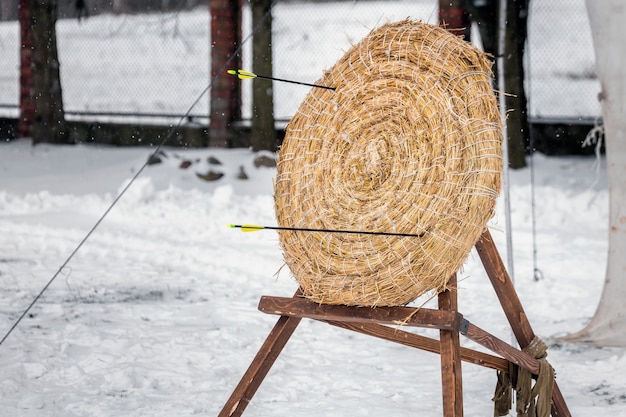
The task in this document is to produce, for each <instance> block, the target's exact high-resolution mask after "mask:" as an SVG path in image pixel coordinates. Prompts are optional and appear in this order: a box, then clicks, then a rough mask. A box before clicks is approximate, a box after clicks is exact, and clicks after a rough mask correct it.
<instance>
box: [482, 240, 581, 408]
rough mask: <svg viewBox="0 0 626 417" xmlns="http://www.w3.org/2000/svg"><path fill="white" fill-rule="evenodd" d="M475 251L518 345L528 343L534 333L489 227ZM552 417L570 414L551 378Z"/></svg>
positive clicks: (524, 345) (556, 385)
mask: <svg viewBox="0 0 626 417" xmlns="http://www.w3.org/2000/svg"><path fill="white" fill-rule="evenodd" d="M476 251H477V252H478V255H479V256H480V260H481V261H482V263H483V265H484V267H485V271H486V272H487V276H488V277H489V279H490V280H491V283H492V285H493V288H494V290H495V291H496V295H497V296H498V299H499V300H500V304H501V305H502V309H503V310H504V314H505V315H506V317H507V319H508V321H509V324H510V325H511V329H512V330H513V334H515V337H516V339H517V341H518V342H519V344H520V346H521V347H522V348H524V347H526V346H528V345H529V344H530V342H531V341H532V340H533V339H534V337H535V333H534V332H533V329H532V327H531V326H530V322H529V320H528V317H527V316H526V313H525V312H524V308H523V307H522V303H521V302H520V300H519V297H518V296H517V292H516V291H515V287H514V286H513V283H512V282H511V278H510V277H509V274H508V273H507V271H506V268H505V267H504V263H503V262H502V259H501V258H500V255H499V254H498V250H497V248H496V245H495V243H494V242H493V238H492V237H491V233H489V230H485V232H484V233H483V235H482V236H481V238H480V239H479V240H478V242H476ZM551 411H552V417H570V416H571V413H570V411H569V409H568V407H567V404H566V403H565V399H564V398H563V394H562V393H561V390H560V388H559V386H558V384H557V383H556V381H555V382H554V388H553V389H552V410H551Z"/></svg>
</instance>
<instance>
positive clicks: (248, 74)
mask: <svg viewBox="0 0 626 417" xmlns="http://www.w3.org/2000/svg"><path fill="white" fill-rule="evenodd" d="M226 72H228V73H229V74H230V75H236V76H237V77H239V79H241V80H245V79H249V78H256V74H255V73H253V72H250V71H244V70H242V69H238V70H232V69H231V70H228V71H226Z"/></svg>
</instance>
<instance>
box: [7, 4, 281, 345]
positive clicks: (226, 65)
mask: <svg viewBox="0 0 626 417" xmlns="http://www.w3.org/2000/svg"><path fill="white" fill-rule="evenodd" d="M276 1H278V0H275V1H273V2H272V3H271V4H270V7H269V8H268V10H267V12H265V14H264V15H263V17H262V18H261V19H260V20H259V23H258V24H257V25H256V26H255V27H253V28H252V32H250V34H249V35H248V36H247V37H246V38H245V39H244V40H243V41H242V42H241V45H239V46H238V47H237V49H236V50H235V51H234V52H233V53H232V54H231V55H230V57H228V59H227V60H226V62H225V63H224V65H223V66H222V67H221V68H220V70H219V71H218V72H217V74H216V75H215V76H214V77H213V78H212V79H211V81H210V82H209V84H208V85H207V86H206V87H205V88H204V90H202V91H201V92H200V94H199V95H198V97H197V98H196V99H195V100H194V101H193V102H192V104H191V105H190V106H189V108H188V109H187V111H186V112H185V114H183V115H182V116H181V117H180V119H179V120H178V123H176V125H175V126H172V127H171V128H170V130H169V131H168V133H167V135H166V136H165V138H164V139H163V140H162V141H161V142H160V143H159V144H158V145H157V146H156V147H155V148H154V151H153V152H152V153H151V154H150V156H149V157H148V158H147V159H146V161H145V162H144V163H143V165H142V166H141V168H139V170H138V171H137V172H136V173H135V175H133V176H132V178H131V179H130V181H128V184H126V186H125V187H124V188H123V189H122V191H120V193H119V194H118V195H117V197H115V199H114V200H113V202H112V203H111V204H110V205H109V207H108V208H107V209H106V210H105V211H104V213H103V214H102V215H101V216H100V218H99V219H98V221H96V223H95V224H94V225H93V226H92V227H91V229H90V230H89V232H87V234H86V235H85V237H83V239H82V240H81V241H80V242H79V243H78V245H77V246H76V248H74V250H73V251H72V253H70V255H69V256H68V257H67V258H66V259H65V261H64V262H63V263H62V264H61V266H60V267H59V269H58V270H57V271H56V272H55V273H54V275H52V278H50V280H49V281H48V282H47V284H46V285H44V287H43V288H42V289H41V291H39V293H38V294H37V296H35V298H34V299H33V301H32V302H31V303H30V304H29V305H28V307H26V309H25V310H24V312H23V313H22V315H20V317H18V319H17V320H16V321H15V323H13V326H11V328H10V329H9V330H8V331H7V332H6V334H5V335H4V336H3V337H2V340H0V346H2V344H3V343H4V342H5V340H7V339H8V337H9V336H10V335H11V334H12V333H13V331H14V330H15V329H16V328H17V326H18V325H19V324H20V323H21V322H22V320H24V318H25V317H26V315H27V314H28V313H29V312H30V310H31V309H32V308H33V307H34V306H35V304H36V303H37V301H39V299H40V298H41V297H42V296H43V294H44V293H45V292H46V290H47V289H48V288H49V287H50V286H51V285H52V283H53V282H54V281H55V280H56V278H57V277H58V276H59V274H60V273H61V271H63V269H64V268H65V267H66V266H67V264H68V263H69V262H70V261H71V260H72V258H74V255H76V253H77V252H78V251H79V250H80V248H82V247H83V245H84V244H85V242H87V240H88V239H89V238H90V237H91V235H92V234H93V233H94V232H95V231H96V229H97V228H98V227H99V226H100V224H101V223H102V222H103V221H104V219H105V218H106V216H107V215H108V214H109V212H110V211H111V210H112V209H113V207H115V205H116V204H117V203H118V201H119V200H120V199H121V198H122V196H123V195H124V194H125V193H126V191H127V190H128V189H129V188H130V186H131V185H133V183H134V182H135V180H136V179H137V178H138V177H139V175H141V173H142V172H143V170H144V169H145V168H146V167H147V166H148V162H149V161H150V159H151V157H153V156H156V155H157V153H158V152H159V151H160V150H161V148H162V147H163V146H165V144H166V143H167V142H168V141H169V140H170V139H171V138H172V136H173V135H174V131H175V130H176V129H177V128H179V127H180V126H181V125H182V123H183V121H184V120H185V119H186V118H187V116H189V114H190V113H191V111H192V110H193V108H194V107H195V106H196V104H198V102H199V101H200V99H201V98H202V97H204V95H205V94H206V93H207V91H209V90H210V89H211V87H212V86H213V84H214V83H215V80H216V79H217V77H220V76H222V73H223V72H224V71H226V68H227V67H228V66H229V65H230V63H231V62H232V60H233V59H235V56H237V54H239V53H240V52H241V50H242V49H243V46H244V45H245V44H246V43H247V42H248V41H249V40H250V39H251V38H252V37H253V36H254V34H255V33H256V32H257V31H258V30H259V28H260V27H261V25H262V24H263V22H265V19H267V17H268V16H269V15H270V13H271V12H272V8H273V7H274V4H275V3H276Z"/></svg>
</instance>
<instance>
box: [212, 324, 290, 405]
mask: <svg viewBox="0 0 626 417" xmlns="http://www.w3.org/2000/svg"><path fill="white" fill-rule="evenodd" d="M300 320H302V319H301V318H300V317H289V316H280V318H279V319H278V321H277V322H276V324H275V325H274V328H273V329H272V331H271V332H270V334H269V335H268V336H267V339H265V342H263V345H262V346H261V349H259V352H258V353H257V354H256V356H255V358H254V360H253V361H252V363H251V364H250V367H249V368H248V370H247V371H246V373H245V374H244V376H243V377H242V378H241V381H239V385H237V388H235V390H234V391H233V393H232V394H231V396H230V398H229V399H228V401H227V402H226V404H225V405H224V407H223V408H222V411H221V412H220V413H219V415H218V417H238V416H240V415H241V414H242V413H243V411H244V410H245V408H246V406H247V405H248V403H249V402H250V400H251V399H252V397H253V396H254V393H255V392H256V390H257V389H258V388H259V386H260V385H261V382H263V379H265V376H266V375H267V373H268V372H269V370H270V368H271V367H272V365H273V364H274V362H275V361H276V358H278V355H280V352H281V351H282V350H283V348H284V347H285V345H286V344H287V341H288V340H289V338H290V337H291V335H292V334H293V332H294V331H295V330H296V327H297V326H298V324H299V323H300Z"/></svg>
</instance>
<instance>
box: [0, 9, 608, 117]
mask: <svg viewBox="0 0 626 417" xmlns="http://www.w3.org/2000/svg"><path fill="white" fill-rule="evenodd" d="M9 3H10V2H9ZM9 3H7V2H6V1H5V0H0V7H3V9H2V10H3V12H2V14H1V15H0V17H2V18H10V16H8V15H9V14H10V13H9V12H10V10H8V9H7V7H8V6H6V5H7V4H9ZM72 3H73V2H72ZM105 3H107V4H110V5H114V4H117V5H118V6H119V5H120V4H127V5H133V7H135V6H136V7H138V4H139V3H137V2H134V3H133V2H129V1H126V2H123V1H121V0H120V1H117V2H115V1H114V2H105ZM135 3H137V5H135ZM153 3H154V4H153ZM87 4H89V1H87ZM150 4H151V10H150V12H149V13H138V12H137V10H136V9H131V8H128V10H127V11H133V12H134V13H121V11H124V9H120V10H117V11H115V10H113V9H111V10H108V11H107V10H105V11H106V13H102V14H94V13H90V15H89V17H88V18H86V19H81V20H78V19H76V18H75V17H67V18H64V19H61V20H59V21H58V22H57V35H58V48H59V60H60V62H61V81H62V87H63V96H64V105H65V109H66V111H67V113H68V118H74V119H76V118H87V119H94V118H97V119H98V120H105V121H116V120H123V121H124V122H126V123H135V122H137V123H140V122H141V123H145V122H146V121H148V122H149V121H155V120H159V121H161V122H162V121H165V122H168V123H173V122H175V120H176V119H177V118H179V117H180V115H182V114H184V113H185V112H187V111H188V110H189V108H190V106H191V105H192V103H194V101H195V100H196V99H198V98H199V97H201V95H202V94H203V92H204V93H206V91H205V90H206V89H207V87H208V86H209V85H210V82H211V80H210V72H209V68H210V67H209V59H210V50H209V49H210V39H209V38H210V14H209V7H208V2H203V3H201V4H200V5H198V2H195V3H194V2H191V1H178V2H174V1H166V0H159V1H158V2H155V1H152V2H150ZM244 5H245V8H244V13H243V18H244V28H243V39H246V38H247V37H248V35H249V34H250V33H251V28H250V26H251V22H250V13H249V10H248V9H249V7H248V2H244ZM111 7H113V6H111ZM129 7H130V6H129ZM162 10H167V11H162ZM65 13H66V15H67V14H70V13H72V11H71V10H68V11H66V12H65ZM407 17H411V18H413V19H420V20H423V21H427V22H430V23H436V22H437V20H438V1H437V0H396V1H362V0H361V1H280V0H279V1H277V2H275V4H274V7H273V11H272V18H273V29H272V32H273V45H272V48H273V55H274V64H273V68H274V70H273V71H274V74H273V75H274V76H275V77H278V78H285V79H292V80H299V81H304V82H314V81H315V80H317V79H318V78H320V76H321V74H322V71H323V70H324V69H326V68H329V67H330V66H331V65H332V64H333V63H334V62H335V61H336V60H337V59H338V58H339V57H340V56H341V55H342V54H343V53H344V52H345V51H346V50H347V49H348V48H349V47H350V46H351V45H352V44H353V43H356V42H358V41H359V40H360V39H361V38H362V37H363V36H365V35H366V34H367V33H368V32H369V31H370V30H371V29H372V28H374V27H376V26H378V25H380V24H382V23H384V22H387V21H395V20H400V19H404V18H407ZM528 22H529V32H528V33H529V38H528V39H529V44H528V48H527V49H526V51H527V56H526V67H527V70H526V76H527V79H526V89H527V92H528V98H529V104H530V115H531V120H557V121H558V120H560V121H563V120H565V121H567V120H593V119H594V118H595V117H597V116H599V115H600V105H599V103H598V100H597V94H598V93H599V91H600V86H599V83H598V80H597V78H596V76H595V59H594V54H593V44H592V41H591V32H590V29H589V24H588V19H587V13H586V9H585V1H584V0H531V1H530V14H529V19H528ZM472 38H473V39H474V40H475V42H477V43H478V44H480V40H479V35H478V33H477V31H476V30H474V31H473V35H472ZM0 48H1V50H2V56H3V59H2V60H0V117H16V116H17V105H18V97H19V25H18V23H17V22H16V21H14V20H8V21H3V22H0ZM250 54H251V42H249V41H248V42H246V43H245V45H244V48H243V62H244V69H246V68H247V69H251V68H250V62H251V59H250ZM242 83H243V85H242V87H243V106H244V107H243V109H242V115H243V118H244V119H246V118H250V116H251V111H250V107H251V104H250V103H251V84H250V83H251V81H245V80H244V81H242ZM307 92H308V89H307V88H306V87H302V86H295V85H291V84H286V83H274V114H275V116H276V118H277V119H278V120H279V121H280V120H282V121H286V120H288V119H289V118H290V117H291V116H292V115H293V114H294V113H295V112H296V111H297V108H298V105H299V103H300V102H301V101H302V100H303V99H304V97H305V95H306V93H307ZM208 103H209V98H208V97H207V96H206V94H204V95H203V96H202V97H201V98H200V99H199V100H198V102H197V104H196V105H195V106H194V107H193V109H191V114H192V115H193V116H194V117H195V118H197V119H198V120H199V121H200V122H201V123H206V122H207V118H208V114H209V110H208V106H209V104H208Z"/></svg>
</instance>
